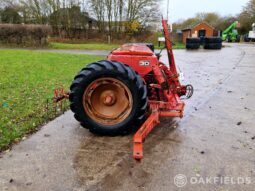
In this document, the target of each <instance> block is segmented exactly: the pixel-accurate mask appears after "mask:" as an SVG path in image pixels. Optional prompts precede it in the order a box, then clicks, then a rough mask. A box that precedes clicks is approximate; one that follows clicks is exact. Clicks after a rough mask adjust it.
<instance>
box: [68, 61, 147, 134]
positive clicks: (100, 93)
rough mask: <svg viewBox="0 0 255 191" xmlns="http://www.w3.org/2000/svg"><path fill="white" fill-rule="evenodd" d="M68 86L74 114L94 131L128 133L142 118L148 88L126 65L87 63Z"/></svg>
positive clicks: (143, 117)
mask: <svg viewBox="0 0 255 191" xmlns="http://www.w3.org/2000/svg"><path fill="white" fill-rule="evenodd" d="M70 90H71V93H70V96H69V100H70V102H71V105H70V107H71V110H72V111H73V112H74V117H75V118H76V120H78V121H79V122H80V123H81V125H82V126H83V127H85V128H88V129H89V130H90V131H91V132H93V133H97V134H102V135H121V134H127V133H129V132H130V131H131V130H133V129H134V128H137V127H139V125H141V123H142V122H143V121H144V119H145V114H146V111H147V105H148V98H147V88H146V86H145V84H144V82H143V80H142V78H141V77H140V76H139V75H138V74H137V73H135V71H134V70H133V69H132V68H131V67H129V66H128V65H124V64H122V63H119V62H116V61H107V60H103V61H98V62H95V63H92V64H89V65H88V66H87V67H85V68H83V69H82V70H81V71H80V73H79V74H78V75H77V76H76V77H75V78H74V81H73V83H72V85H71V87H70Z"/></svg>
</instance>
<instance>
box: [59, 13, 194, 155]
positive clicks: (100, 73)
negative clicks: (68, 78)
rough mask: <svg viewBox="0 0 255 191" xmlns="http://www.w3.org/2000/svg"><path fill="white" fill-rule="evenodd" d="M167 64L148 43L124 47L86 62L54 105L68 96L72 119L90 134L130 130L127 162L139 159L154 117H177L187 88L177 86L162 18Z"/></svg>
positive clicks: (189, 89)
mask: <svg viewBox="0 0 255 191" xmlns="http://www.w3.org/2000/svg"><path fill="white" fill-rule="evenodd" d="M162 25H163V31H164V35H165V48H166V50H167V55H168V62H169V63H168V65H166V64H164V63H162V62H161V61H160V56H161V51H160V53H154V47H153V45H151V44H124V45H122V46H121V47H120V48H118V49H116V50H113V51H112V52H111V53H110V54H109V55H108V56H107V59H106V60H101V61H98V62H94V63H91V64H89V65H87V66H86V67H85V68H83V69H82V70H81V71H80V72H79V73H78V74H77V76H75V78H74V80H73V82H72V85H71V87H70V90H71V91H70V93H63V91H62V93H56V96H55V100H56V101H57V102H58V101H60V100H62V99H64V98H67V97H69V100H70V103H71V105H70V107H71V110H72V111H73V113H74V117H75V119H76V120H77V121H79V122H80V123H81V125H82V126H83V127H85V128H88V129H89V130H90V131H91V132H93V133H96V134H101V135H110V136H114V135H123V134H127V133H130V132H132V131H134V130H137V129H138V130H137V132H136V133H135V135H134V140H133V143H134V147H133V157H134V158H135V159H136V160H141V159H142V157H143V147H142V146H143V145H142V144H143V141H144V139H145V138H146V136H147V135H148V134H149V133H150V132H151V130H152V129H153V128H154V127H155V126H156V125H158V124H159V123H160V117H180V118H181V117H183V110H184V102H183V101H182V100H181V99H180V97H181V96H186V98H190V97H191V96H192V93H193V87H192V86H191V85H186V86H184V85H181V84H180V81H179V74H178V73H177V68H176V65H175V60H174V55H173V51H172V43H171V41H170V34H169V31H168V24H167V21H166V20H164V19H163V18H162Z"/></svg>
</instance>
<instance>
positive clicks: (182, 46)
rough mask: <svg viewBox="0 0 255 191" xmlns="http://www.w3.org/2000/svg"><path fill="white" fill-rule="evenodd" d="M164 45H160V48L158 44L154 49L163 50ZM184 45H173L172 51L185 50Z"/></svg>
mask: <svg viewBox="0 0 255 191" xmlns="http://www.w3.org/2000/svg"><path fill="white" fill-rule="evenodd" d="M164 46H165V45H164V43H161V45H160V47H159V46H158V44H157V45H156V46H155V49H161V48H163V47H164ZM185 48H186V47H185V44H183V43H175V45H173V49H185Z"/></svg>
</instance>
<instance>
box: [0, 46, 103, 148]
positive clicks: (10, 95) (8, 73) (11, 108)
mask: <svg viewBox="0 0 255 191" xmlns="http://www.w3.org/2000/svg"><path fill="white" fill-rule="evenodd" d="M102 58H103V57H101V56H88V55H71V54H60V53H44V52H43V53H42V52H35V51H27V50H0V74H1V78H0V150H3V149H6V148H7V147H8V146H9V145H10V144H12V143H13V142H16V141H19V140H20V139H21V138H22V137H23V136H25V135H26V134H27V133H30V132H33V131H34V130H35V129H36V127H38V126H39V125H42V124H44V123H45V122H47V120H48V119H49V112H53V111H48V110H47V108H46V100H47V99H50V98H52V97H53V91H54V88H55V87H57V86H60V85H63V86H64V87H65V88H66V89H68V88H69V86H70V83H71V81H72V79H73V77H74V75H75V74H76V73H77V72H78V71H79V70H80V69H81V68H82V67H83V66H84V65H86V64H87V63H91V62H93V61H96V60H100V59H102ZM66 107H67V106H66Z"/></svg>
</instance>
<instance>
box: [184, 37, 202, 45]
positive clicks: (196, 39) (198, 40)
mask: <svg viewBox="0 0 255 191" xmlns="http://www.w3.org/2000/svg"><path fill="white" fill-rule="evenodd" d="M193 43H199V44H200V38H186V44H193Z"/></svg>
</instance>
